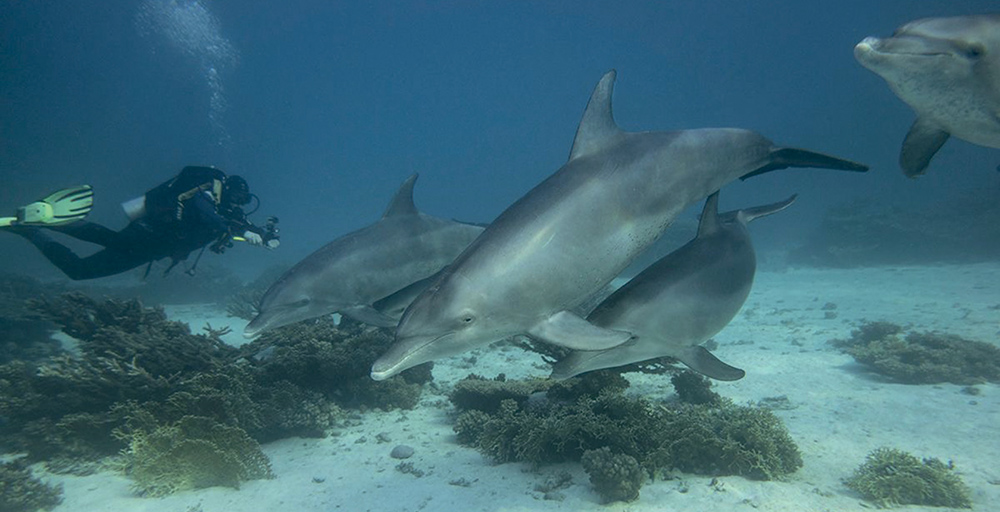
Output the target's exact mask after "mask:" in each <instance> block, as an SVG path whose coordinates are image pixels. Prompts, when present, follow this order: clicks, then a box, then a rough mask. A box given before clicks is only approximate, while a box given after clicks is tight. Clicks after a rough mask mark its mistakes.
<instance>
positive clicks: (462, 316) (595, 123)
mask: <svg viewBox="0 0 1000 512" xmlns="http://www.w3.org/2000/svg"><path fill="white" fill-rule="evenodd" d="M614 81H615V72H614V71H610V72H608V73H607V74H605V75H604V77H603V78H602V79H601V81H600V82H599V83H598V84H597V87H596V88H595V90H594V93H593V95H592V96H591V98H590V102H589V103H588V105H587V108H586V110H585V111H584V114H583V120H582V121H581V122H580V126H579V128H578V129H577V133H576V138H575V139H574V141H573V149H572V151H571V152H570V158H569V161H568V162H567V163H566V165H564V166H563V167H562V168H561V169H559V170H558V171H556V173H555V174H553V175H552V176H550V177H549V178H548V179H546V180H545V181H543V182H542V183H541V184H539V185H538V186H536V187H535V188H534V189H532V190H531V191H529V192H528V193H527V194H526V195H525V196H524V197H522V198H521V199H519V200H518V201H517V202H515V203H514V204H513V205H511V206H510V207H509V208H507V210H505V211H504V212H503V213H501V214H500V216H499V217H497V219H496V220H495V221H494V222H493V223H492V224H490V226H489V227H487V228H486V231H484V232H483V234H482V236H480V237H479V238H477V239H476V241H475V242H473V243H472V245H470V246H469V247H468V248H467V249H466V250H465V251H464V252H462V254H461V255H460V256H459V257H458V258H456V260H455V261H454V262H453V263H452V264H451V265H448V267H447V268H446V269H445V270H444V272H443V273H442V275H441V277H440V278H439V279H437V281H435V283H434V284H433V285H431V287H430V288H428V289H427V290H426V291H424V292H423V293H422V294H420V295H419V296H418V297H417V298H416V300H414V301H413V303H412V304H410V305H409V307H408V308H406V311H405V312H404V313H403V318H402V319H401V320H400V323H399V325H398V326H397V328H396V343H395V344H394V345H393V346H392V347H391V348H390V349H389V351H388V352H386V353H385V354H383V355H382V357H381V358H379V359H378V360H377V361H375V364H374V365H373V366H372V374H371V375H372V378H373V379H375V380H382V379H387V378H389V377H391V376H393V375H395V374H397V373H399V372H401V371H403V370H405V369H407V368H410V367H413V366H416V365H418V364H420V363H424V362H426V361H431V360H434V359H437V358H439V357H444V356H448V355H454V354H459V353H461V352H464V351H466V350H471V349H473V348H476V347H480V346H484V345H487V344H489V343H491V342H493V341H497V340H501V339H504V338H507V337H510V336H514V335H518V334H528V335H531V336H533V337H534V338H536V339H540V340H542V341H545V342H548V343H553V344H556V345H561V346H564V347H568V348H571V349H576V350H602V349H606V348H611V347H613V346H616V345H619V344H621V343H624V342H625V341H627V340H628V339H629V338H630V337H631V334H630V333H628V332H623V331H615V330H609V329H603V328H600V327H596V326H594V325H591V324H590V323H588V322H587V321H586V320H584V319H583V318H582V317H580V316H579V315H576V314H574V313H572V312H571V310H572V309H573V308H574V307H576V306H578V305H579V304H580V303H581V302H583V301H584V300H585V299H586V298H587V297H590V296H593V295H594V294H595V293H597V292H599V291H600V289H601V288H602V287H604V286H605V285H606V284H608V283H609V282H611V280H612V279H614V277H615V276H617V275H618V274H619V273H620V272H621V271H622V269H624V268H625V267H626V266H627V265H628V263H629V262H630V261H632V259H633V258H634V257H635V256H636V255H637V254H639V253H640V252H642V250H643V249H645V248H646V247H648V246H649V245H650V244H652V243H653V242H654V241H655V240H656V239H657V238H658V237H659V236H660V234H662V233H663V231H664V230H665V229H666V228H667V226H669V225H670V222H671V221H672V220H673V219H674V218H675V217H676V216H677V215H678V214H679V213H680V212H681V211H683V210H684V209H685V208H686V207H688V206H690V205H692V204H694V203H695V202H697V201H700V200H702V199H704V198H705V197H706V196H708V195H709V194H711V193H712V192H715V191H716V190H718V189H719V188H720V187H722V186H723V185H725V184H726V183H728V182H730V181H733V180H735V179H737V178H740V177H749V176H754V175H757V174H761V173H765V172H768V171H772V170H775V169H782V168H785V167H802V166H807V167H826V168H832V169H843V170H851V171H865V170H867V169H868V168H867V167H866V166H864V165H861V164H858V163H854V162H850V161H846V160H841V159H839V158H835V157H831V156H827V155H822V154H819V153H814V152H811V151H806V150H802V149H791V148H779V147H775V146H774V144H773V143H772V142H771V141H769V140H767V139H766V138H764V137H763V136H761V135H759V134H757V133H754V132H751V131H748V130H740V129H732V128H726V129H704V130H683V131H674V132H635V133H633V132H625V131H623V130H622V129H621V128H619V127H618V125H617V124H615V121H614V118H613V117H612V114H611V92H612V88H613V85H614Z"/></svg>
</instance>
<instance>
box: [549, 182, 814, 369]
mask: <svg viewBox="0 0 1000 512" xmlns="http://www.w3.org/2000/svg"><path fill="white" fill-rule="evenodd" d="M793 201H795V196H792V197H790V198H788V199H786V200H785V201H782V202H780V203H774V204H771V205H766V206H760V207H757V208H752V209H746V210H737V211H735V212H728V213H726V214H723V215H721V216H720V215H719V213H718V205H719V193H718V192H716V193H714V194H712V195H710V196H708V200H707V201H705V208H704V210H703V211H702V214H701V223H700V224H699V226H698V236H697V237H695V239H694V240H692V241H690V242H688V243H687V244H685V245H684V246H683V247H681V248H679V249H677V250H676V251H674V252H672V253H670V254H668V255H666V256H664V257H663V258H660V259H659V260H658V261H657V262H656V263H653V264H652V265H650V266H649V267H648V268H646V269H645V270H643V271H642V272H640V273H639V274H637V275H636V276H635V277H633V278H632V279H631V280H629V282H627V283H625V285H623V286H622V287H621V288H619V289H618V290H616V291H615V293H613V294H611V296H609V297H608V298H607V299H605V300H604V301H603V302H602V303H601V304H599V305H598V306H597V308H595V309H594V311H592V312H591V313H590V315H588V316H587V321H589V322H591V323H592V324H594V325H597V326H600V327H604V328H606V329H617V330H622V331H628V332H631V333H632V336H633V337H632V339H631V340H629V341H628V342H626V343H624V344H622V345H619V346H617V347H614V348H611V349H608V350H601V351H587V352H584V351H574V352H571V353H570V354H569V355H567V356H566V357H564V358H563V359H561V360H559V362H557V363H556V364H555V366H553V368H552V378H556V379H563V378H568V377H572V376H574V375H579V374H581V373H584V372H589V371H593V370H600V369H602V368H614V367H616V366H622V365H626V364H631V363H638V362H640V361H646V360H648V359H653V358H657V357H664V356H669V357H673V358H675V359H677V360H679V361H680V362H682V363H684V364H686V365H687V366H688V367H690V368H691V369H693V370H695V371H698V372H701V373H703V374H705V375H707V376H709V377H711V378H713V379H718V380H739V379H741V378H743V375H744V372H743V370H740V369H739V368H734V367H732V366H729V365H728V364H726V363H723V362H722V361H719V360H718V359H716V357H715V356H713V355H712V354H711V353H709V352H708V350H706V349H705V348H704V347H702V346H700V344H701V343H702V342H704V341H705V340H707V339H708V338H710V337H711V336H713V335H714V334H716V333H717V332H719V331H721V330H722V329H723V327H725V326H726V325H727V324H729V321H730V320H732V319H733V317H734V316H736V313H738V312H739V311H740V308H742V307H743V303H744V302H746V299H747V296H748V295H750V288H751V286H752V285H753V278H754V274H755V273H756V272H757V256H756V254H755V253H754V249H753V242H752V241H751V239H750V232H749V231H748V230H747V227H746V226H747V223H749V222H750V221H752V220H753V219H756V218H758V217H762V216H764V215H770V214H772V213H776V212H779V211H781V210H784V209H785V208H787V207H788V206H789V205H791V204H792V202H793Z"/></svg>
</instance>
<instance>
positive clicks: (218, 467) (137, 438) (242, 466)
mask: <svg viewBox="0 0 1000 512" xmlns="http://www.w3.org/2000/svg"><path fill="white" fill-rule="evenodd" d="M118 435H119V436H120V437H121V438H122V439H123V440H124V441H125V442H126V443H127V445H128V448H127V449H126V450H125V451H124V452H123V455H124V456H125V473H126V474H128V475H129V477H131V478H132V480H133V482H134V484H133V485H134V487H135V488H136V490H137V491H138V492H139V494H141V495H143V496H164V495H167V494H170V493H173V492H176V491H180V490H185V489H200V488H203V487H212V486H225V487H237V488H238V487H239V484H240V483H241V482H244V481H247V480H256V479H261V478H273V476H274V475H273V474H272V473H271V463H270V461H269V460H268V459H267V456H266V455H264V453H263V452H262V451H261V450H260V446H259V445H258V444H257V442H256V441H254V440H253V439H251V438H250V436H248V435H247V433H246V432H244V431H243V430H242V429H240V428H239V427H231V426H226V425H222V424H220V423H218V422H216V421H214V420H212V419H211V418H205V417H201V416H185V417H183V418H181V419H180V420H179V421H177V422H175V423H172V424H167V425H162V424H158V423H157V422H156V420H155V419H154V418H153V417H152V416H151V415H146V416H143V415H138V416H136V417H133V418H132V420H131V421H130V422H129V425H128V427H127V428H125V429H121V430H119V431H118Z"/></svg>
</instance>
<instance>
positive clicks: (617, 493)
mask: <svg viewBox="0 0 1000 512" xmlns="http://www.w3.org/2000/svg"><path fill="white" fill-rule="evenodd" d="M580 462H581V463H582V464H583V469H584V471H586V472H587V474H588V475H590V484H591V485H593V486H594V489H595V490H596V491H597V493H598V494H600V495H601V499H603V500H604V502H605V503H611V502H613V501H633V500H635V499H637V498H638V497H639V489H640V488H642V484H643V482H645V481H646V479H647V478H648V475H646V472H645V471H644V470H643V469H642V466H640V465H639V463H638V462H637V461H636V460H635V457H632V456H630V455H625V454H615V453H612V452H611V449H610V448H608V447H607V446H605V447H604V448H599V449H597V450H589V451H586V452H583V457H582V458H581V460H580Z"/></svg>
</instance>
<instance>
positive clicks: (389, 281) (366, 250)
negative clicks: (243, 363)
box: [243, 174, 483, 337]
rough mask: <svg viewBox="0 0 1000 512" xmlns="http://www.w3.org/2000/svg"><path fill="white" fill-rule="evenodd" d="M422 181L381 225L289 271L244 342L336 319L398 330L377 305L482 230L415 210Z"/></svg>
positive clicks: (401, 196)
mask: <svg viewBox="0 0 1000 512" xmlns="http://www.w3.org/2000/svg"><path fill="white" fill-rule="evenodd" d="M416 180H417V175H416V174H414V175H412V176H410V177H409V178H408V179H407V180H406V181H405V182H404V183H403V185H402V186H400V188H399V191H398V192H396V195H395V197H393V199H392V202H390V203H389V207H388V208H387V209H386V211H385V214H384V215H383V216H382V218H381V219H380V220H379V221H378V222H376V223H375V224H372V225H370V226H367V227H365V228H362V229H359V230H357V231H354V232H353V233H349V234H347V235H344V236H342V237H340V238H338V239H336V240H334V241H332V242H330V243H328V244H326V245H325V246H323V247H321V248H320V249H319V250H317V251H316V252H314V253H312V254H311V255H309V256H307V257H306V258H305V259H304V260H302V261H300V262H299V263H298V264H296V265H295V266H294V267H292V268H291V269H290V270H289V271H288V272H285V274H284V275H282V276H281V278H280V279H278V280H277V281H276V282H275V283H274V284H273V285H271V287H270V288H269V289H268V290H267V292H266V293H264V296H263V297H262V298H261V301H260V305H259V310H260V312H259V313H258V315H257V317H256V318H254V319H253V321H251V322H250V323H249V324H248V325H247V326H246V329H244V330H243V335H244V336H246V337H254V336H256V335H258V334H260V333H261V332H262V331H264V330H266V329H273V328H275V327H280V326H282V325H287V324H290V323H293V322H298V321H300V320H306V319H308V318H314V317H318V316H322V315H326V314H329V313H334V312H339V313H340V314H342V315H344V316H348V317H351V318H354V319H357V320H360V321H362V322H366V323H370V324H374V325H378V326H381V327H395V325H396V323H397V319H398V317H397V318H393V317H392V316H391V314H386V313H385V312H383V311H379V310H377V309H375V308H373V307H372V303H374V302H375V301H377V300H378V299H381V298H383V297H386V296H388V295H390V294H393V293H395V292H397V291H399V290H401V289H403V288H405V287H407V286H408V285H410V284H411V283H415V282H417V281H420V280H423V279H426V278H427V277H428V276H431V275H433V274H434V273H435V272H438V271H440V270H441V268H442V267H444V266H445V265H447V264H448V263H451V261H452V260H453V259H455V257H456V256H458V254H459V253H461V252H462V250H463V249H465V248H466V247H467V246H468V245H469V244H470V243H471V242H472V241H473V240H474V239H475V238H476V237H477V236H479V234H480V233H482V231H483V228H482V227H481V226H476V225H472V224H465V223H461V222H455V221H451V220H447V219H441V218H438V217H432V216H430V215H427V214H424V213H421V212H419V211H417V208H416V206H414V205H413V183H414V182H415V181H416Z"/></svg>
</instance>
